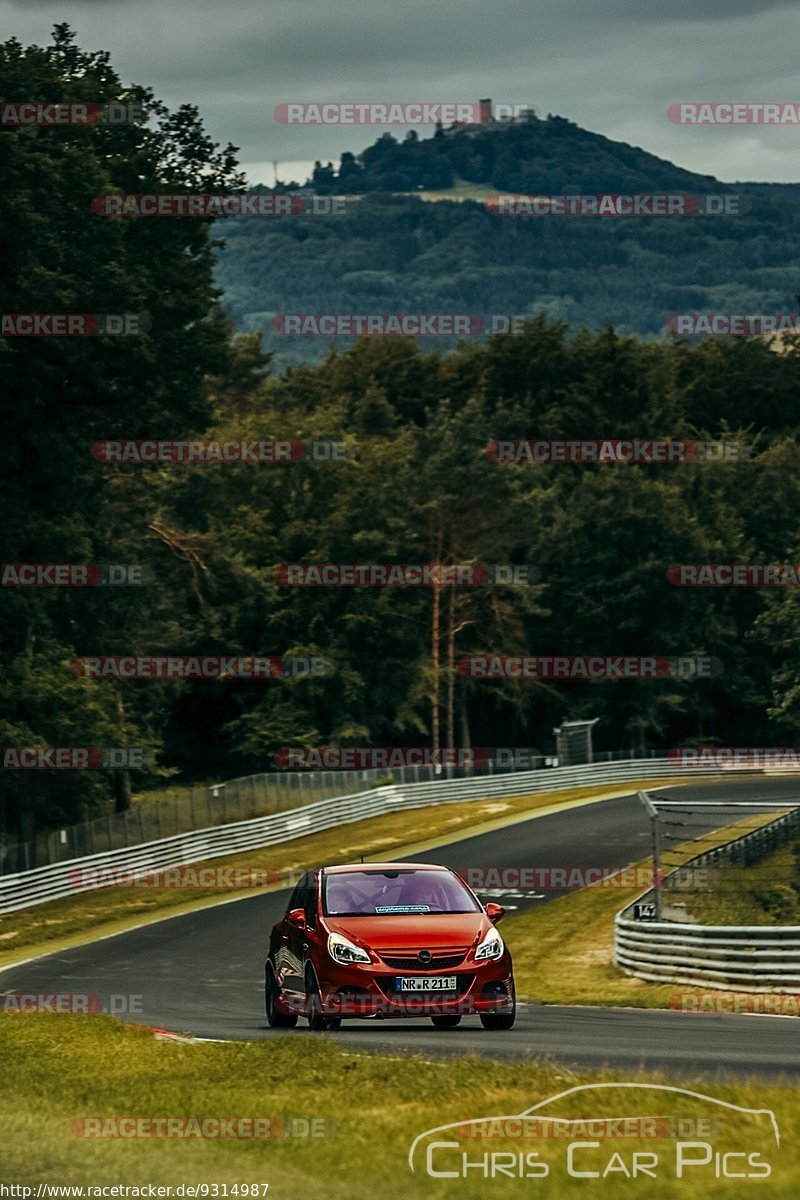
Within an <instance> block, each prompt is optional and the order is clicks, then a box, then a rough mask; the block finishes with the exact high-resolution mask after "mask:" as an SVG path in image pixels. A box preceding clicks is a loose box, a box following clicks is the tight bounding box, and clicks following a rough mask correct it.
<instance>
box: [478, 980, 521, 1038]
mask: <svg viewBox="0 0 800 1200" xmlns="http://www.w3.org/2000/svg"><path fill="white" fill-rule="evenodd" d="M516 1019H517V993H516V989H515V987H514V984H513V983H512V984H511V1011H510V1012H503V1013H481V1025H482V1026H483V1028H484V1029H511V1027H512V1025H513V1024H514V1022H515V1021H516Z"/></svg>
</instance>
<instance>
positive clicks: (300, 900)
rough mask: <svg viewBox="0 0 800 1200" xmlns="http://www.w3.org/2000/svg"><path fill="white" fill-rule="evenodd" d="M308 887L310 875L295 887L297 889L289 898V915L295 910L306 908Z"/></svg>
mask: <svg viewBox="0 0 800 1200" xmlns="http://www.w3.org/2000/svg"><path fill="white" fill-rule="evenodd" d="M307 886H308V873H307V872H306V874H305V875H304V876H303V878H302V879H301V880H300V881H299V883H297V884H296V885H295V889H294V891H293V892H292V894H291V896H290V897H289V903H288V904H287V905H286V911H287V913H290V912H291V911H292V909H293V908H305V892H306V888H307Z"/></svg>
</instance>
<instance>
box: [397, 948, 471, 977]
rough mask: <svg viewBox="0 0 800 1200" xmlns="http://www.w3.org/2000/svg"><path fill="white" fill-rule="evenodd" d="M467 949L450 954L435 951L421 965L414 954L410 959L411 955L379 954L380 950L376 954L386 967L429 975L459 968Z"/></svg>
mask: <svg viewBox="0 0 800 1200" xmlns="http://www.w3.org/2000/svg"><path fill="white" fill-rule="evenodd" d="M467 949H468V947H466V946H465V947H464V949H463V950H456V951H454V952H453V953H451V954H437V953H436V951H432V955H433V957H432V958H431V961H430V962H429V963H421V962H420V961H419V958H418V957H417V956H416V954H415V955H413V957H412V956H411V955H400V956H397V955H394V954H381V952H380V950H379V951H378V953H379V954H380V957H381V959H382V961H383V962H385V963H386V965H387V967H393V968H394V969H395V970H398V971H422V972H423V973H424V972H425V971H427V972H428V973H430V972H431V971H444V970H446V969H447V968H448V967H457V966H459V965H460V964H461V963H462V962H463V961H464V958H465V957H466V953H467Z"/></svg>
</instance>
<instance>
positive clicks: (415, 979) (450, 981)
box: [395, 975, 458, 992]
mask: <svg viewBox="0 0 800 1200" xmlns="http://www.w3.org/2000/svg"><path fill="white" fill-rule="evenodd" d="M457 990H458V980H457V979H456V976H455V975H408V976H398V978H397V981H396V983H395V991H397V992H455V991H457Z"/></svg>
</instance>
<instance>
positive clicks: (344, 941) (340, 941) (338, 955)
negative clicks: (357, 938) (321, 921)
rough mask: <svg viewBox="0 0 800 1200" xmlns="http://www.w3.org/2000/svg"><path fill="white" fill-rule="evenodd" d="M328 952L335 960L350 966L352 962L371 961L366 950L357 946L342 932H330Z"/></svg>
mask: <svg viewBox="0 0 800 1200" xmlns="http://www.w3.org/2000/svg"><path fill="white" fill-rule="evenodd" d="M328 953H329V954H330V956H331V958H332V959H333V960H334V962H338V963H342V964H343V965H344V966H346V967H347V966H350V964H351V963H368V962H370V961H371V959H370V957H369V955H368V954H367V952H366V950H362V949H361V947H360V946H356V945H354V944H353V942H351V941H349V940H348V938H346V937H342V935H341V934H340V933H330V934H328Z"/></svg>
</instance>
